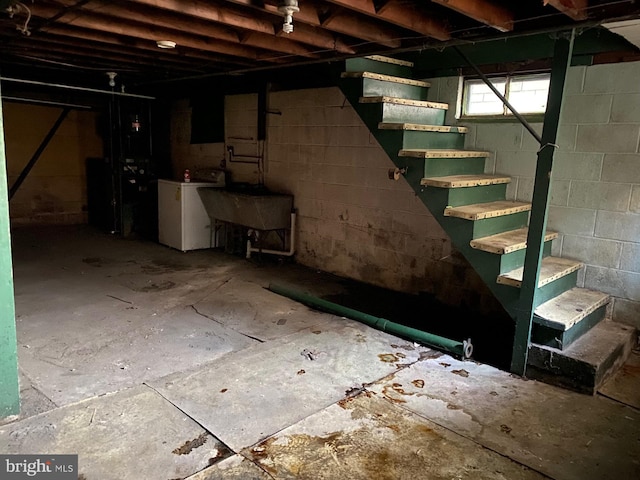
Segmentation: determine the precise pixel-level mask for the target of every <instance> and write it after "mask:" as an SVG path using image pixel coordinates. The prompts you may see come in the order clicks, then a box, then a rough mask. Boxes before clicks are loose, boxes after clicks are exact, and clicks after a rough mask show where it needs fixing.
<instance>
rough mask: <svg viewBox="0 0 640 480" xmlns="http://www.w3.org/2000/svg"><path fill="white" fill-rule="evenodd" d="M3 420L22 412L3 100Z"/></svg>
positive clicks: (0, 157) (0, 272) (0, 342)
mask: <svg viewBox="0 0 640 480" xmlns="http://www.w3.org/2000/svg"><path fill="white" fill-rule="evenodd" d="M0 169H2V173H0V418H4V417H8V416H10V415H17V414H18V413H20V387H19V384H18V344H17V338H16V318H15V317H16V315H15V303H14V292H13V264H12V262H11V233H10V224H9V201H8V198H9V192H8V188H7V162H6V156H5V144H4V123H3V119H2V102H1V101H0Z"/></svg>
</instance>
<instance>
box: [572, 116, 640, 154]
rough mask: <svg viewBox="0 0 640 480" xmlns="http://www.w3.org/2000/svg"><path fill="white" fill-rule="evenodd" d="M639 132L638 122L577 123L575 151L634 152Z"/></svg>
mask: <svg viewBox="0 0 640 480" xmlns="http://www.w3.org/2000/svg"><path fill="white" fill-rule="evenodd" d="M639 134H640V125H638V124H626V123H621V124H608V125H579V126H578V136H577V140H576V151H578V152H603V153H635V152H636V151H637V148H638V136H639Z"/></svg>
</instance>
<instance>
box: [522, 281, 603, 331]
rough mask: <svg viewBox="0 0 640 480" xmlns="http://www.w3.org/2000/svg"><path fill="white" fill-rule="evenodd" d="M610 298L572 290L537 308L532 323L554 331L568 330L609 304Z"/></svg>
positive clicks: (599, 294)
mask: <svg viewBox="0 0 640 480" xmlns="http://www.w3.org/2000/svg"><path fill="white" fill-rule="evenodd" d="M609 299H610V296H609V295H608V294H606V293H603V292H598V291H596V290H589V289H586V288H572V289H571V290H567V291H566V292H564V293H562V294H560V295H558V296H557V297H554V298H552V299H551V300H549V301H547V302H545V303H543V304H542V305H540V306H538V308H536V310H535V314H536V317H534V321H535V322H536V323H538V324H540V325H545V326H547V327H551V328H554V329H556V330H565V331H566V330H569V329H570V328H571V327H573V326H574V325H575V324H576V323H578V322H579V321H580V320H582V319H583V318H585V317H586V316H587V315H589V314H590V313H593V312H594V311H595V310H597V309H598V308H600V307H602V306H603V305H606V304H607V303H609Z"/></svg>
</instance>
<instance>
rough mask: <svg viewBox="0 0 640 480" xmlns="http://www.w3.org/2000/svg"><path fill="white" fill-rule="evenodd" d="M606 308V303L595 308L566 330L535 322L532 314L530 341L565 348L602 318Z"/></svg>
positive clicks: (559, 348) (604, 315)
mask: <svg viewBox="0 0 640 480" xmlns="http://www.w3.org/2000/svg"><path fill="white" fill-rule="evenodd" d="M606 310H607V306H606V305H603V306H601V307H599V308H597V309H596V310H594V311H593V312H591V313H590V314H588V315H587V316H585V317H584V318H583V319H581V320H580V322H579V323H577V324H575V325H574V326H573V327H571V328H570V329H568V330H558V329H554V328H551V327H548V326H546V325H541V324H539V323H537V321H536V317H535V316H534V317H533V320H534V324H533V329H532V331H531V341H532V342H533V343H535V344H538V345H546V346H548V347H553V348H557V349H558V350H565V349H566V348H567V347H569V346H570V345H571V344H572V343H573V342H575V341H576V340H577V339H579V338H580V337H581V336H582V335H584V334H585V333H587V332H588V331H589V330H591V329H592V328H593V327H595V326H596V325H597V324H598V323H600V322H601V321H602V320H604V318H605V317H606Z"/></svg>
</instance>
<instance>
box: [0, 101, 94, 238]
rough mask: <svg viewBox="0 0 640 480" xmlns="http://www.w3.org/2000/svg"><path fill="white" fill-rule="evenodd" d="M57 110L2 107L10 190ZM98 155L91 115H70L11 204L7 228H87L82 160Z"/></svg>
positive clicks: (72, 113) (46, 131)
mask: <svg viewBox="0 0 640 480" xmlns="http://www.w3.org/2000/svg"><path fill="white" fill-rule="evenodd" d="M60 112H61V109H60V108H54V107H43V106H34V105H25V104H19V103H12V102H4V103H3V114H4V127H5V131H4V135H5V145H6V156H7V180H8V182H9V186H11V185H13V183H14V182H15V181H16V179H17V178H18V176H19V175H20V173H21V172H22V169H23V168H24V166H25V165H26V164H27V162H28V161H29V160H30V159H31V156H32V155H33V154H34V152H35V151H36V149H37V148H38V146H39V145H40V142H41V141H42V140H43V139H44V137H45V136H46V135H47V133H48V132H49V130H50V129H51V127H52V126H53V124H54V123H55V121H56V120H57V119H58V116H59V115H60ZM102 155H103V143H102V139H101V138H100V135H99V132H98V127H97V114H96V113H95V112H88V111H78V110H72V111H71V112H70V113H69V114H68V115H67V117H66V118H65V119H64V121H63V122H62V124H61V125H60V128H59V129H58V131H57V132H56V134H55V136H54V137H53V138H52V139H51V142H50V143H49V145H48V146H47V148H46V149H45V150H44V151H43V153H42V155H41V157H40V159H39V160H38V162H37V163H36V165H35V167H34V168H33V170H31V172H30V173H29V176H28V177H27V178H26V180H25V181H24V183H23V184H22V186H21V187H20V189H19V190H18V191H17V193H16V194H15V196H14V197H13V199H12V200H11V202H10V204H9V207H10V217H11V223H12V225H14V226H15V225H25V224H39V225H42V224H80V223H86V222H87V181H86V163H85V161H86V158H88V157H100V156H102Z"/></svg>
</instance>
